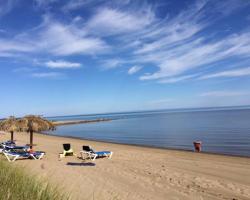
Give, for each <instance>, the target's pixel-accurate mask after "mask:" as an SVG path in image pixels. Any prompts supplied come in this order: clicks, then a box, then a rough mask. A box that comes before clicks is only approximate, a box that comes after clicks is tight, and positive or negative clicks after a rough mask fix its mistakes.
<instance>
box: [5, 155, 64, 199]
mask: <svg viewBox="0 0 250 200" xmlns="http://www.w3.org/2000/svg"><path fill="white" fill-rule="evenodd" d="M30 199H34V200H52V199H53V200H64V199H69V198H66V197H65V196H64V195H62V194H60V192H59V191H58V189H57V188H55V187H51V185H49V184H48V183H46V182H42V181H39V180H38V179H37V178H36V177H34V176H31V175H29V174H28V173H26V172H24V170H23V169H21V168H20V167H16V166H14V165H11V164H10V163H8V162H6V161H3V160H2V159H1V158H0V200H30Z"/></svg>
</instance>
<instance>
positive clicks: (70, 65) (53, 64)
mask: <svg viewBox="0 0 250 200" xmlns="http://www.w3.org/2000/svg"><path fill="white" fill-rule="evenodd" d="M45 65H46V66H47V67H48V68H51V69H76V68H80V67H82V64H81V63H74V62H68V61H64V60H57V61H48V62H46V63H45Z"/></svg>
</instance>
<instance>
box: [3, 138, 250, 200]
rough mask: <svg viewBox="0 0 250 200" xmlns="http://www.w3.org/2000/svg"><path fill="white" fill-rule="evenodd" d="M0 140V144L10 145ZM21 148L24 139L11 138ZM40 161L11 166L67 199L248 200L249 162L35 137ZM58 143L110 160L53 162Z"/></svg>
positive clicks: (243, 159)
mask: <svg viewBox="0 0 250 200" xmlns="http://www.w3.org/2000/svg"><path fill="white" fill-rule="evenodd" d="M9 137H10V136H9V134H7V133H6V134H1V135H0V140H3V141H4V140H6V139H9ZM15 138H16V140H17V143H18V144H26V143H27V142H28V139H29V136H28V134H26V133H20V134H18V133H17V134H15ZM34 140H35V143H36V144H37V146H36V147H35V148H36V149H37V150H44V151H46V152H47V154H46V157H45V158H44V159H43V160H41V161H34V160H18V161H17V162H15V163H13V164H14V165H20V166H22V167H24V169H25V170H27V171H29V172H31V173H34V174H37V175H38V176H39V177H41V178H45V179H48V180H49V181H50V182H51V183H55V184H56V185H58V186H59V187H60V188H61V189H62V190H63V192H65V193H67V194H70V196H71V199H81V200H82V199H101V200H105V199H138V200H152V199H157V200H158V199H159V200H161V199H162V200H163V199H164V200H166V199H170V200H171V199H175V200H177V199H185V200H186V199H192V200H196V199H197V200H203V199H204V200H205V199H211V200H216V199H231V200H232V199H243V200H244V199H245V200H247V199H250V158H241V157H230V156H221V155H211V154H203V153H201V154H199V153H193V152H184V151H175V150H163V149H154V148H145V147H136V146H129V145H118V144H110V143H103V142H94V141H87V140H78V139H72V138H63V137H55V136H47V135H40V134H35V136H34ZM63 143H71V144H72V146H73V148H74V150H75V152H76V153H78V155H79V151H80V150H81V146H82V145H91V146H92V147H94V148H95V149H96V150H111V151H113V152H114V155H113V157H112V159H111V160H109V159H97V160H96V161H95V162H90V161H83V160H81V159H79V158H76V157H67V158H65V159H62V160H61V161H58V153H59V152H61V151H62V144H63Z"/></svg>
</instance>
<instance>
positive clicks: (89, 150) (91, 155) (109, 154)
mask: <svg viewBox="0 0 250 200" xmlns="http://www.w3.org/2000/svg"><path fill="white" fill-rule="evenodd" d="M82 149H83V150H82V151H80V154H81V157H82V158H83V159H84V155H87V157H88V158H89V159H91V160H93V161H95V159H96V158H98V157H108V158H109V159H111V157H112V155H113V152H112V151H94V150H93V149H92V148H91V147H90V146H82Z"/></svg>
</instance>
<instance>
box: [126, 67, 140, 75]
mask: <svg viewBox="0 0 250 200" xmlns="http://www.w3.org/2000/svg"><path fill="white" fill-rule="evenodd" d="M141 69H142V66H137V65H135V66H133V67H131V68H129V70H128V74H129V75H132V74H135V73H136V72H138V71H140V70H141Z"/></svg>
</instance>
